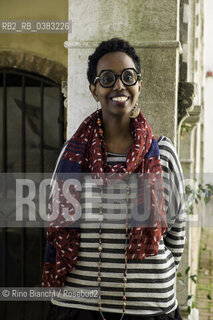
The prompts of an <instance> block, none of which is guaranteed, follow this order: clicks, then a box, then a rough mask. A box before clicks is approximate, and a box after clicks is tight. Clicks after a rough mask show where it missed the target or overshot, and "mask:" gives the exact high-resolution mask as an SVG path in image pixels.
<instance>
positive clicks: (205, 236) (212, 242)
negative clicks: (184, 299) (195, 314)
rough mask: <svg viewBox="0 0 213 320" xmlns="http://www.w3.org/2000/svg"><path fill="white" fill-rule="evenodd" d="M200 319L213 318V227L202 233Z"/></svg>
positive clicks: (199, 290) (198, 294) (211, 319)
mask: <svg viewBox="0 0 213 320" xmlns="http://www.w3.org/2000/svg"><path fill="white" fill-rule="evenodd" d="M197 303H198V305H197V308H198V309H199V315H200V317H199V320H213V227H212V226H210V227H204V228H203V229H202V233H201V247H200V264H199V273H198V285H197Z"/></svg>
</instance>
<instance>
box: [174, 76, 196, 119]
mask: <svg viewBox="0 0 213 320" xmlns="http://www.w3.org/2000/svg"><path fill="white" fill-rule="evenodd" d="M194 95H195V84H194V83H191V82H179V86H178V124H180V122H182V121H183V120H184V119H185V118H186V117H187V116H188V115H189V112H190V111H192V110H193V99H194Z"/></svg>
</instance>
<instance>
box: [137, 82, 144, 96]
mask: <svg viewBox="0 0 213 320" xmlns="http://www.w3.org/2000/svg"><path fill="white" fill-rule="evenodd" d="M142 87H143V81H142V80H139V81H138V92H139V94H140V93H141V91H142Z"/></svg>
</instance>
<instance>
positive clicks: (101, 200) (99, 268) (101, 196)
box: [97, 118, 130, 320]
mask: <svg viewBox="0 0 213 320" xmlns="http://www.w3.org/2000/svg"><path fill="white" fill-rule="evenodd" d="M97 124H98V126H99V134H100V137H101V139H103V130H102V128H101V119H100V118H98V119H97ZM129 195H130V184H129V181H128V183H127V187H126V225H125V228H126V233H125V256H124V264H125V266H124V273H123V299H122V301H123V306H122V315H121V318H120V320H122V319H123V317H124V314H125V311H126V283H127V245H128V237H129V234H128V213H129ZM99 217H100V219H99V221H100V224H99V245H98V252H99V261H98V278H97V281H98V291H99V297H98V305H99V312H100V314H101V316H102V319H103V320H106V318H105V317H104V315H103V312H102V303H101V281H102V278H101V264H102V250H103V247H102V237H101V236H102V223H101V221H102V220H103V187H101V189H100V210H99Z"/></svg>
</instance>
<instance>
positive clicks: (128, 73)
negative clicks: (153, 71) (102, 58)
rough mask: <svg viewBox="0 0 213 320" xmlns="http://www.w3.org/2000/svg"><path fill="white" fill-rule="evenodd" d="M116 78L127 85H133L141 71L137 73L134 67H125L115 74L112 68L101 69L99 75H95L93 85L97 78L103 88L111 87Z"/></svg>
mask: <svg viewBox="0 0 213 320" xmlns="http://www.w3.org/2000/svg"><path fill="white" fill-rule="evenodd" d="M118 78H120V79H121V81H122V83H123V84H124V85H125V86H127V87H128V86H134V85H135V84H136V82H137V81H138V80H141V73H138V72H137V71H136V70H135V69H134V68H126V69H124V70H123V71H122V72H121V74H116V73H114V72H113V71H112V70H102V71H101V72H100V74H99V76H97V77H95V80H94V85H95V84H96V81H97V80H98V81H99V83H100V85H101V86H102V87H103V88H112V87H114V85H115V83H116V81H117V79H118Z"/></svg>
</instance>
